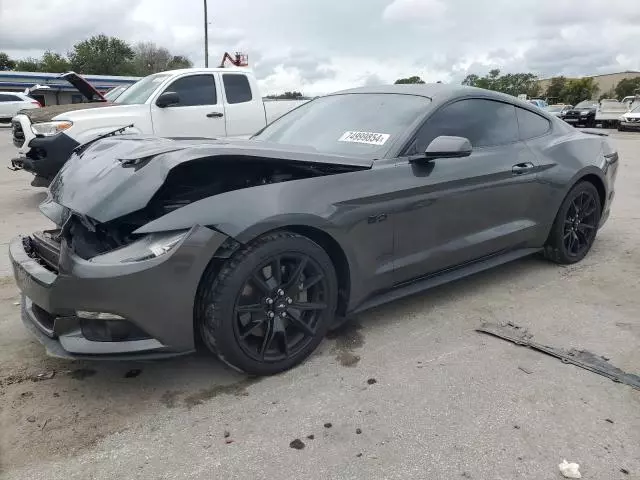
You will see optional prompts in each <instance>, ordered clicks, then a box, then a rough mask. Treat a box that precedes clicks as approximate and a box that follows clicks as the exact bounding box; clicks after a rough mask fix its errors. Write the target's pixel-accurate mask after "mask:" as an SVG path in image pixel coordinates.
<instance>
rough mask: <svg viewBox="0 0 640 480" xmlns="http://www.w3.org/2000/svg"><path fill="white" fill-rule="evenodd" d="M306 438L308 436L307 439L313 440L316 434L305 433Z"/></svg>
mask: <svg viewBox="0 0 640 480" xmlns="http://www.w3.org/2000/svg"><path fill="white" fill-rule="evenodd" d="M307 438H308V439H309V440H313V439H314V438H316V436H315V435H313V434H311V435H307Z"/></svg>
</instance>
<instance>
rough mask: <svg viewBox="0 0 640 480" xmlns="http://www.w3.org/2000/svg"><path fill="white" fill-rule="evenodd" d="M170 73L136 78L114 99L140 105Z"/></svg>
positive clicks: (126, 103)
mask: <svg viewBox="0 0 640 480" xmlns="http://www.w3.org/2000/svg"><path fill="white" fill-rule="evenodd" d="M170 75H171V74H170V73H156V74H155V75H149V76H148V77H144V78H143V79H142V80H138V81H137V82H136V83H134V84H133V85H131V86H130V87H129V88H127V89H126V90H125V91H124V92H122V94H121V95H120V96H119V97H117V98H116V99H115V103H122V104H124V105H140V104H142V103H145V102H146V101H147V100H148V99H149V97H150V96H151V94H152V93H153V92H155V90H156V88H158V86H159V85H160V84H161V83H162V82H164V81H165V80H166V79H167V78H168V77H169V76H170Z"/></svg>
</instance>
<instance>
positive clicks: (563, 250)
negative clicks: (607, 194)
mask: <svg viewBox="0 0 640 480" xmlns="http://www.w3.org/2000/svg"><path fill="white" fill-rule="evenodd" d="M601 214H602V212H601V206H600V195H599V194H598V190H597V189H596V187H595V186H594V185H593V184H592V183H590V182H586V181H583V182H580V183H578V184H577V185H575V186H574V187H573V188H572V189H571V191H570V192H569V193H568V195H567V196H566V197H565V199H564V201H563V202H562V205H561V206H560V210H558V214H557V215H556V218H555V220H554V222H553V226H552V227H551V233H550V234H549V238H548V240H547V243H546V244H545V247H544V253H545V256H546V257H547V258H548V259H549V260H551V261H553V262H555V263H559V264H562V265H569V264H572V263H576V262H579V261H580V260H582V259H583V258H584V257H585V256H586V255H587V253H589V250H591V246H592V245H593V242H594V240H595V238H596V233H597V231H598V225H599V224H600V216H601Z"/></svg>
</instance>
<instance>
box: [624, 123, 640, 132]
mask: <svg viewBox="0 0 640 480" xmlns="http://www.w3.org/2000/svg"><path fill="white" fill-rule="evenodd" d="M619 125H620V127H622V128H626V129H627V130H640V122H622V121H621V122H620V124H619Z"/></svg>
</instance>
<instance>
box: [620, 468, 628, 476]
mask: <svg viewBox="0 0 640 480" xmlns="http://www.w3.org/2000/svg"><path fill="white" fill-rule="evenodd" d="M620 473H624V474H625V475H629V470H627V469H626V468H621V469H620Z"/></svg>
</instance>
